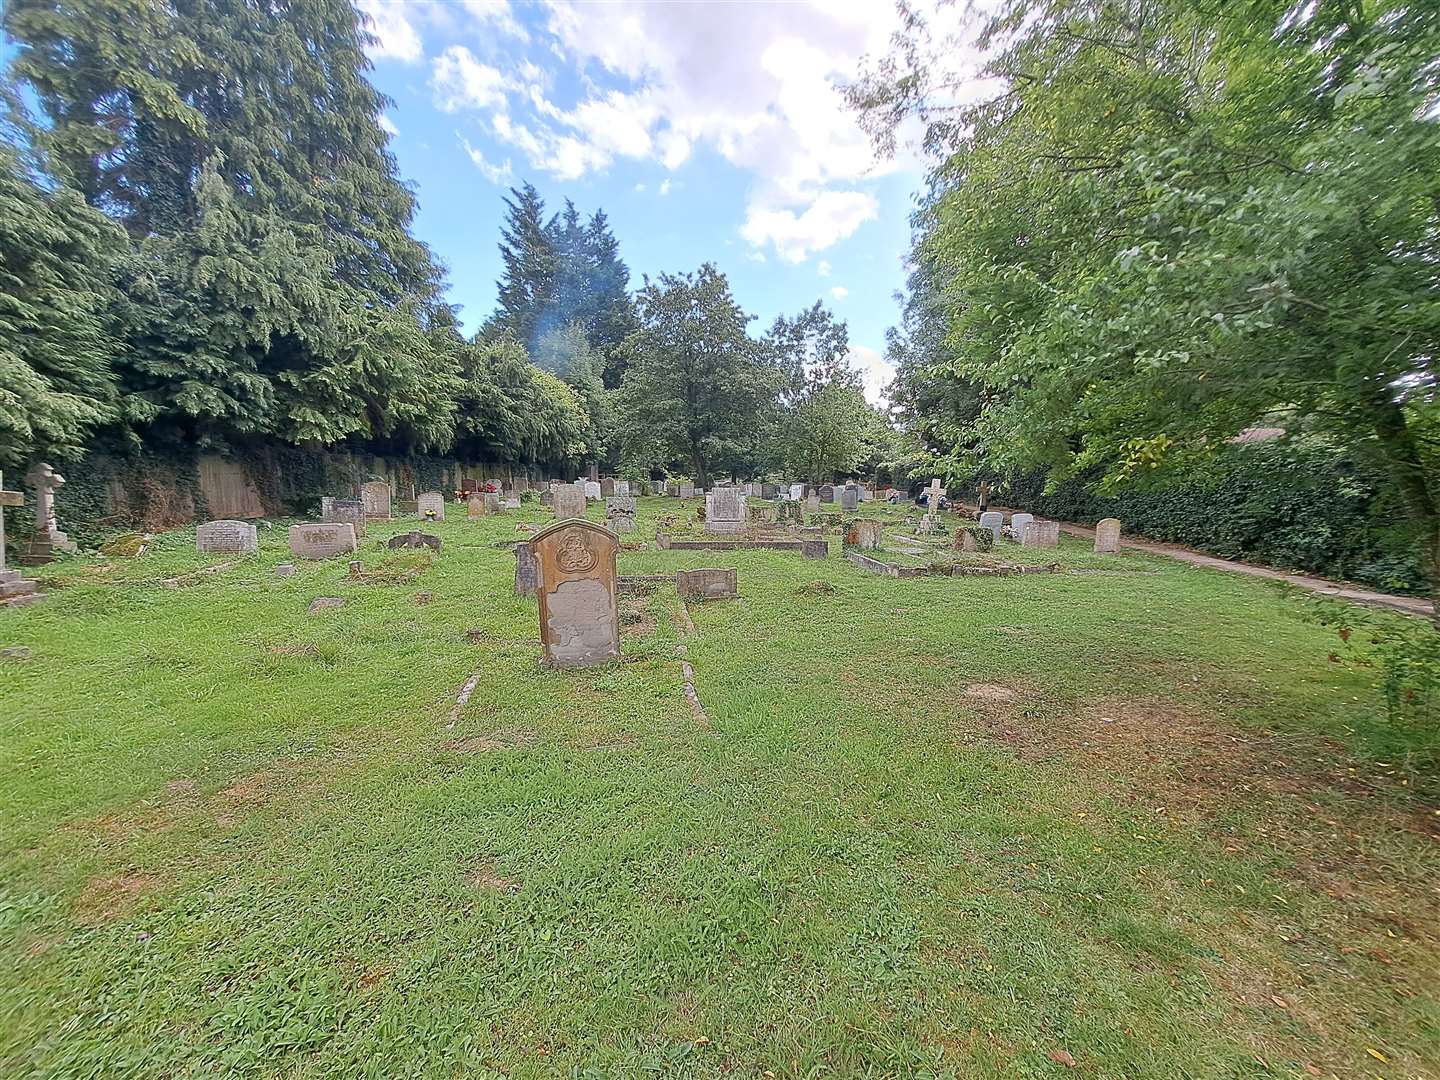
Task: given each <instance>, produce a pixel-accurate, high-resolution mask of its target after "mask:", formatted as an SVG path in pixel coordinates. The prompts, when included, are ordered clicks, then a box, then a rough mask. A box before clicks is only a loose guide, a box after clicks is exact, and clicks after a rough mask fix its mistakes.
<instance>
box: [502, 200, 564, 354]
mask: <svg viewBox="0 0 1440 1080" xmlns="http://www.w3.org/2000/svg"><path fill="white" fill-rule="evenodd" d="M504 202H505V223H504V224H503V225H502V226H501V227H500V236H501V241H500V260H501V262H502V263H503V264H504V277H503V278H501V280H500V281H499V282H497V285H498V286H499V289H500V306H499V309H498V310H497V311H496V312H495V315H494V318H493V319H492V320H491V322H490V328H489V335H488V336H492V337H495V336H499V335H507V336H509V337H510V338H512V339H513V340H515V341H517V342H519V343H521V344H522V345H526V346H530V345H533V344H534V343H535V342H536V341H538V340H539V338H538V334H537V331H538V329H539V326H540V319H541V316H542V315H543V314H544V313H545V311H546V309H548V308H549V307H550V305H551V304H552V303H553V302H554V299H555V289H556V278H557V272H558V266H557V262H558V259H557V256H556V252H555V248H554V244H553V242H552V239H551V235H550V230H549V229H547V228H546V225H545V202H544V200H543V199H541V198H540V192H538V191H536V190H535V186H534V185H533V184H529V183H527V184H523V185H521V186H520V187H519V188H511V189H510V198H507V199H505V200H504Z"/></svg>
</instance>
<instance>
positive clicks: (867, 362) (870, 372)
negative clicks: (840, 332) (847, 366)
mask: <svg viewBox="0 0 1440 1080" xmlns="http://www.w3.org/2000/svg"><path fill="white" fill-rule="evenodd" d="M849 360H850V363H851V364H852V365H853V366H854V367H855V370H857V371H859V372H860V375H861V378H862V379H863V381H864V384H865V399H866V400H867V401H869V402H870V404H871V405H884V404H886V403H887V401H888V399H887V398H886V397H885V387H886V386H887V385H888V384H889V383H890V381H891V380H893V379H894V378H895V365H894V364H892V363H891V362H890V361H889V360H886V359H885V357H883V356H882V355H880V353H878V352H877V351H876V350H874V349H871V348H869V347H867V346H865V345H852V346H850V353H849Z"/></svg>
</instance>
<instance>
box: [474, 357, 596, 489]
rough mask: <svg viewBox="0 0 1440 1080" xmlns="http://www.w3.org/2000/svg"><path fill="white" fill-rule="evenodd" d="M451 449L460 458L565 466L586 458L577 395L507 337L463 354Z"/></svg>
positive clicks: (582, 416) (581, 410)
mask: <svg viewBox="0 0 1440 1080" xmlns="http://www.w3.org/2000/svg"><path fill="white" fill-rule="evenodd" d="M461 379H462V382H463V388H462V389H461V391H460V395H459V401H458V405H457V408H456V420H455V424H456V441H455V448H456V451H457V452H458V453H460V454H461V455H462V456H472V457H482V458H493V459H495V460H500V461H533V462H536V463H538V464H542V465H556V466H559V465H563V464H568V463H570V462H573V461H575V460H578V459H580V458H581V457H583V456H584V453H585V449H586V444H585V434H586V431H587V428H588V420H587V418H586V416H585V411H584V408H583V406H582V404H581V401H580V398H579V396H578V395H577V394H576V393H575V391H574V390H572V389H571V388H570V387H568V386H566V385H565V383H563V382H562V381H561V380H560V379H558V378H557V377H556V376H554V375H552V374H550V373H549V372H547V371H542V370H540V369H539V368H537V367H536V366H535V365H534V364H532V363H530V361H529V358H528V357H527V356H526V354H525V350H524V349H523V348H522V347H521V346H520V345H519V344H518V343H516V342H515V341H513V340H511V339H509V338H501V339H499V340H496V341H484V340H477V341H476V342H474V343H471V344H469V345H466V346H465V347H464V348H463V349H462V350H461Z"/></svg>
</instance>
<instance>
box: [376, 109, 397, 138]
mask: <svg viewBox="0 0 1440 1080" xmlns="http://www.w3.org/2000/svg"><path fill="white" fill-rule="evenodd" d="M375 122H376V123H377V124H379V125H380V130H381V131H383V132H385V134H386V135H389V136H390V137H391V138H394V137H395V136H396V135H399V134H400V129H399V128H398V127H396V126H395V121H394V120H391V119H390V117H388V116H386V115H385V114H384V113H381V114H380V115H379V116H377V117H376V118H375Z"/></svg>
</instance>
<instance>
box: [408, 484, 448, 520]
mask: <svg viewBox="0 0 1440 1080" xmlns="http://www.w3.org/2000/svg"><path fill="white" fill-rule="evenodd" d="M415 515H416V516H417V517H419V518H423V519H424V520H426V521H444V520H445V496H444V495H441V494H440V492H438V491H422V492H421V493H420V494H419V495H418V496H417V497H416V499H415Z"/></svg>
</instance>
